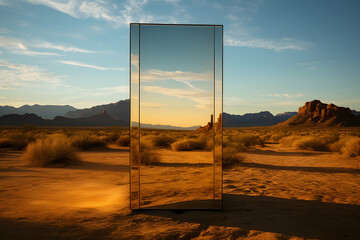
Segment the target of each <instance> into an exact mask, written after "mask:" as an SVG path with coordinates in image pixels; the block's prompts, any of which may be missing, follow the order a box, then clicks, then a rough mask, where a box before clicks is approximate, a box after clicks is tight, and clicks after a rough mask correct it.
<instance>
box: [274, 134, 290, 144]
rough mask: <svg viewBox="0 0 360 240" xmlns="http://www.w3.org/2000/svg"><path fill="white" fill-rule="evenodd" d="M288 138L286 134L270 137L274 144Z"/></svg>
mask: <svg viewBox="0 0 360 240" xmlns="http://www.w3.org/2000/svg"><path fill="white" fill-rule="evenodd" d="M287 136H289V134H287V133H275V134H274V135H272V136H271V140H273V141H274V142H279V140H280V139H282V138H284V137H287Z"/></svg>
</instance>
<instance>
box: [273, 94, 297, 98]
mask: <svg viewBox="0 0 360 240" xmlns="http://www.w3.org/2000/svg"><path fill="white" fill-rule="evenodd" d="M268 96H270V97H283V98H299V97H303V96H304V94H302V93H299V94H289V93H275V94H269V95H268Z"/></svg>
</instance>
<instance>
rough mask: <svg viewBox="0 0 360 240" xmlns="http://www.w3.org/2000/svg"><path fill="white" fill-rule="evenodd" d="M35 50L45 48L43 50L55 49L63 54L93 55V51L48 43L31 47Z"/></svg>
mask: <svg viewBox="0 0 360 240" xmlns="http://www.w3.org/2000/svg"><path fill="white" fill-rule="evenodd" d="M33 46H34V47H36V48H45V49H55V50H59V51H63V52H75V53H94V51H90V50H86V49H82V48H76V47H72V46H63V45H58V44H53V43H49V42H43V43H39V44H34V45H33Z"/></svg>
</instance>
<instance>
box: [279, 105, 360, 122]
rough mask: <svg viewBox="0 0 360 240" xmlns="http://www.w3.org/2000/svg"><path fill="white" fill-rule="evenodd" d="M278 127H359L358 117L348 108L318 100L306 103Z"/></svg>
mask: <svg viewBox="0 0 360 240" xmlns="http://www.w3.org/2000/svg"><path fill="white" fill-rule="evenodd" d="M279 125H280V126H299V125H304V126H360V117H359V116H355V115H354V114H353V113H352V111H351V110H350V108H346V107H338V106H336V105H334V104H332V103H331V104H326V103H322V102H321V101H319V100H314V101H311V102H306V103H305V105H304V106H303V107H300V108H299V111H298V114H296V115H295V116H293V117H292V118H290V119H288V120H287V121H285V122H283V123H280V124H279Z"/></svg>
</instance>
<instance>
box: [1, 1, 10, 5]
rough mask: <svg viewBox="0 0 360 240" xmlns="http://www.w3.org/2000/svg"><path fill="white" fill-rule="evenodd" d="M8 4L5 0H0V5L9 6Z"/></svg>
mask: <svg viewBox="0 0 360 240" xmlns="http://www.w3.org/2000/svg"><path fill="white" fill-rule="evenodd" d="M9 5H10V4H9V3H8V1H6V0H0V6H9Z"/></svg>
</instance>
